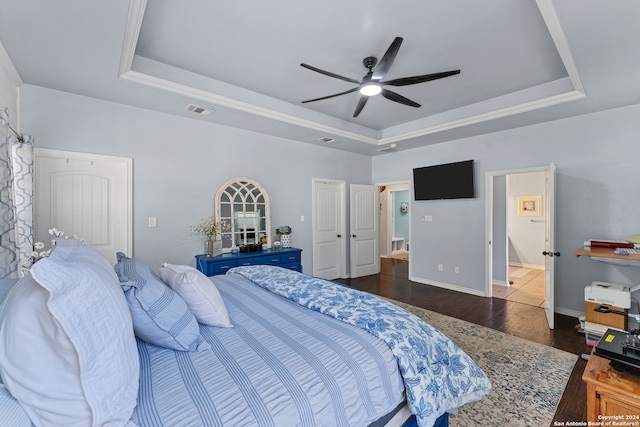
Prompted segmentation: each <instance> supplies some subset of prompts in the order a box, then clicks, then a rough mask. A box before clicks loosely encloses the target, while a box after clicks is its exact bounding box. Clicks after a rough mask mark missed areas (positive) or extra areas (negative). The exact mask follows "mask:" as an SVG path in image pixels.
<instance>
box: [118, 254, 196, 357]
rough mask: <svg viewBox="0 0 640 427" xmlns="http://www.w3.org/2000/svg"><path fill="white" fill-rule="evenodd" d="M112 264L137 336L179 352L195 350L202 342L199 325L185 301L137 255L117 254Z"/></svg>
mask: <svg viewBox="0 0 640 427" xmlns="http://www.w3.org/2000/svg"><path fill="white" fill-rule="evenodd" d="M117 257H118V263H117V264H116V266H115V270H116V273H117V275H118V278H119V279H120V286H122V289H123V290H124V294H125V297H126V299H127V303H128V304H129V310H130V311H131V318H132V319H133V330H134V332H135V334H136V336H137V337H139V338H140V339H142V340H144V341H146V342H148V343H151V344H154V345H157V346H159V347H165V348H170V349H173V350H181V351H195V350H197V349H198V347H199V345H200V343H201V342H202V340H201V338H200V328H199V326H198V322H197V321H196V318H195V317H194V315H193V313H192V312H191V310H189V307H187V303H186V302H185V301H184V300H183V299H182V297H180V295H178V294H177V293H176V292H175V291H173V290H172V289H171V288H169V287H168V286H167V285H165V284H164V282H162V280H160V279H159V278H158V276H156V275H155V274H154V273H153V272H152V271H151V269H150V268H149V267H148V266H147V265H146V264H145V263H144V261H142V260H140V259H138V258H128V257H127V256H126V255H125V254H123V253H122V252H118V253H117Z"/></svg>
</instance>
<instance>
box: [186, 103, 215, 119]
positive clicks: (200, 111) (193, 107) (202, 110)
mask: <svg viewBox="0 0 640 427" xmlns="http://www.w3.org/2000/svg"><path fill="white" fill-rule="evenodd" d="M184 109H185V110H187V111H191V112H192V113H196V114H204V115H205V116H206V115H207V114H211V113H213V112H214V111H215V110H212V109H210V108H205V107H200V106H198V105H193V104H188V105H187V106H186V107H184Z"/></svg>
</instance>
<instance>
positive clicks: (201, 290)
mask: <svg viewBox="0 0 640 427" xmlns="http://www.w3.org/2000/svg"><path fill="white" fill-rule="evenodd" d="M160 278H161V279H162V281H163V282H165V283H166V284H167V286H169V287H170V288H171V289H173V290H174V291H176V292H177V293H178V295H180V296H181V297H182V298H183V299H184V300H185V301H186V302H187V305H188V306H189V309H190V310H191V312H192V313H193V314H194V316H196V319H197V320H198V323H201V324H203V325H209V326H221V327H224V328H230V327H232V326H233V325H232V324H231V320H230V319H229V313H227V307H226V306H225V305H224V301H223V299H222V296H220V292H219V291H218V288H216V285H215V284H214V283H213V282H212V281H211V280H210V279H209V278H208V277H207V276H205V275H204V274H203V273H202V272H200V271H198V270H196V269H195V268H193V267H190V266H188V265H172V264H167V263H163V264H162V267H160Z"/></svg>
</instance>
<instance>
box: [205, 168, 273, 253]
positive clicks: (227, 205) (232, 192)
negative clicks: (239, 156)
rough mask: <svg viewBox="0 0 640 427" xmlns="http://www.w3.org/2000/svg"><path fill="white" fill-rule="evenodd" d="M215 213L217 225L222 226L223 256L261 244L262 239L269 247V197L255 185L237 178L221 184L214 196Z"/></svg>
mask: <svg viewBox="0 0 640 427" xmlns="http://www.w3.org/2000/svg"><path fill="white" fill-rule="evenodd" d="M215 212H216V218H217V219H218V221H222V222H223V223H225V224H226V227H224V231H223V232H222V249H223V251H224V252H229V251H230V250H231V248H232V247H238V246H242V245H247V244H251V243H261V238H262V237H265V238H266V239H267V246H271V237H270V232H269V230H271V218H270V208H269V195H268V194H267V192H266V190H265V189H264V187H263V186H262V185H260V183H258V182H257V181H255V180H253V179H250V178H246V177H239V178H233V179H231V180H229V181H227V182H226V183H224V184H223V185H222V186H221V187H220V189H219V190H218V192H217V193H216V199H215Z"/></svg>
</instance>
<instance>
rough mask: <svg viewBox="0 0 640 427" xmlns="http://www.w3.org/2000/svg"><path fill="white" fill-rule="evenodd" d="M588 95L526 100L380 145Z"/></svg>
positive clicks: (393, 137) (407, 134) (389, 138)
mask: <svg viewBox="0 0 640 427" xmlns="http://www.w3.org/2000/svg"><path fill="white" fill-rule="evenodd" d="M585 96H586V95H585V94H584V92H580V91H577V90H574V91H570V92H566V93H561V94H559V95H553V96H548V97H546V98H542V99H536V100H534V101H530V102H525V103H523V104H518V105H514V106H511V107H507V108H501V109H499V110H494V111H489V112H487V113H483V114H477V115H475V116H471V117H466V118H464V119H459V120H453V121H450V122H447V123H442V124H439V125H435V126H430V127H426V128H423V129H419V130H416V131H413V132H406V133H403V134H399V135H394V136H390V137H387V138H381V139H380V140H379V143H378V145H383V144H388V143H390V142H398V141H403V140H405V139H410V138H416V137H419V136H423V135H429V134H433V133H437V132H443V131H446V130H451V129H455V128H459V127H462V126H468V125H473V124H476V123H482V122H486V121H489V120H493V119H499V118H501V117H507V116H512V115H514V114H518V113H524V112H526V111H531V110H537V109H539V108H543V107H549V106H552V105H556V104H562V103H564V102H569V101H575V100H576V99H580V98H584V97H585Z"/></svg>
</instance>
